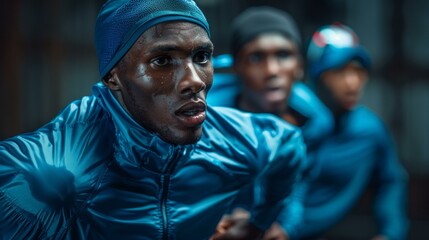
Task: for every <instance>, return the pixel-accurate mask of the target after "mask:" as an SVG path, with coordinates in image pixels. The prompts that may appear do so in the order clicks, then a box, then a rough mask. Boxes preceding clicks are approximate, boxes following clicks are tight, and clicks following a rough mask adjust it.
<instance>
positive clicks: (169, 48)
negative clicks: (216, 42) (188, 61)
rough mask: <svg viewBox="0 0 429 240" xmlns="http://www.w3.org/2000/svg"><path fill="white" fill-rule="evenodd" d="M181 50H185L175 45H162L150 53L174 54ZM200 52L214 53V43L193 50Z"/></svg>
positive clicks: (152, 49)
mask: <svg viewBox="0 0 429 240" xmlns="http://www.w3.org/2000/svg"><path fill="white" fill-rule="evenodd" d="M179 50H185V49H184V48H182V47H180V46H177V45H174V44H160V45H159V46H155V47H153V48H151V49H150V50H149V51H148V53H156V52H173V51H179ZM200 50H210V51H213V50H214V47H213V44H212V43H204V44H201V45H200V46H198V47H197V48H195V49H193V51H194V52H195V51H200Z"/></svg>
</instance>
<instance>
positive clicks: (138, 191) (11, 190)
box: [0, 83, 305, 240]
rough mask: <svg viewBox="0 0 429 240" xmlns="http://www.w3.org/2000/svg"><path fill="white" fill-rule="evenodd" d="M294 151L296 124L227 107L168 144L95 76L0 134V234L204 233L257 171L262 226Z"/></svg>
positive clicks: (295, 171) (298, 144)
mask: <svg viewBox="0 0 429 240" xmlns="http://www.w3.org/2000/svg"><path fill="white" fill-rule="evenodd" d="M303 158H305V147H304V144H303V142H302V136H301V134H300V131H299V129H297V128H295V127H293V126H291V125H288V124H285V123H283V122H282V121H279V120H277V119H276V118H273V117H271V116H264V115H261V116H260V115H251V114H245V113H241V112H238V111H235V110H232V109H227V108H216V109H215V108H211V107H209V108H208V110H207V120H206V121H205V123H204V130H203V134H202V138H201V140H200V141H199V142H197V143H196V144H193V145H185V146H174V145H171V144H168V143H166V142H164V141H163V140H161V139H160V138H158V137H157V136H156V135H154V134H152V133H150V132H148V131H146V130H145V129H144V128H142V127H141V126H139V125H138V124H137V123H136V122H135V121H134V120H133V119H132V118H131V117H130V116H129V115H128V114H127V113H126V112H125V111H124V109H123V108H122V107H121V106H120V105H119V103H118V102H117V101H116V99H114V97H113V96H112V94H111V92H110V91H109V90H108V89H107V88H105V87H104V86H102V85H101V84H100V83H99V84H97V85H95V86H94V88H93V95H92V96H89V97H84V98H82V99H81V100H78V101H75V102H73V103H71V104H70V105H69V106H67V107H66V108H65V109H64V110H63V111H62V112H61V113H60V114H59V115H58V116H57V117H56V118H55V119H54V120H52V121H51V122H50V123H48V124H47V125H45V126H43V127H42V128H40V129H38V130H37V131H35V132H31V133H27V134H22V135H18V136H16V137H13V138H10V139H7V140H5V141H2V142H0V239H151V240H153V239H184V240H185V239H207V238H208V237H209V236H211V234H212V233H213V232H214V229H215V226H216V224H217V223H218V222H219V220H220V218H221V217H222V215H223V213H224V212H225V211H226V209H227V208H228V206H229V204H230V203H231V202H232V201H233V200H234V198H235V196H236V195H237V192H238V191H239V190H240V189H241V188H243V187H244V186H246V185H249V184H250V183H252V182H253V181H254V179H255V178H256V177H257V176H258V175H262V176H264V178H265V179H267V182H266V185H265V186H263V188H262V189H263V190H264V191H263V193H264V194H263V196H262V198H261V201H259V202H258V203H257V204H255V205H254V206H253V208H252V209H253V210H252V221H253V223H255V224H256V225H257V226H259V227H260V228H263V229H265V228H267V227H269V226H270V224H271V223H272V222H273V221H274V220H275V218H276V217H277V215H278V212H279V210H280V209H281V208H282V206H283V199H284V198H285V197H286V196H287V195H289V194H290V192H291V188H292V186H293V185H294V183H295V182H296V181H297V178H298V177H299V169H300V168H301V164H302V159H303Z"/></svg>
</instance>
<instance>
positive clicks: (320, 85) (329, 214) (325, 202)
mask: <svg viewBox="0 0 429 240" xmlns="http://www.w3.org/2000/svg"><path fill="white" fill-rule="evenodd" d="M307 59H308V61H307V63H308V67H309V71H310V72H309V74H310V78H311V84H312V86H313V87H314V89H315V91H316V93H317V95H318V96H319V97H320V99H321V100H322V101H323V102H324V104H325V105H326V106H327V107H328V108H329V109H330V111H331V113H332V115H333V116H334V131H333V132H332V133H331V134H330V135H329V136H328V137H327V138H326V139H325V140H324V141H323V143H322V144H321V145H319V146H318V148H317V149H316V150H315V154H313V156H314V157H315V159H314V160H315V161H314V162H315V168H316V169H317V171H318V174H317V175H316V178H314V179H312V180H311V181H310V182H309V188H308V192H307V194H306V197H305V198H304V199H305V201H304V215H303V218H302V221H301V222H300V223H298V224H297V225H296V227H295V229H296V231H295V232H296V233H297V235H296V236H294V237H293V239H302V238H308V237H315V236H321V235H323V234H324V233H326V232H327V231H328V230H329V229H331V228H332V227H333V226H335V225H336V224H337V223H338V222H339V221H341V220H342V219H343V218H344V217H345V216H346V215H347V214H348V213H349V212H350V210H351V209H352V208H353V207H354V206H355V204H356V203H357V202H358V200H359V198H360V197H361V196H362V194H363V193H364V192H365V191H366V190H367V189H369V188H371V189H373V191H374V208H373V209H374V217H375V220H376V223H377V227H378V228H377V233H374V234H375V236H374V239H389V240H391V239H397V240H402V239H406V234H407V229H408V219H407V216H406V195H407V193H406V188H407V187H406V185H407V175H406V172H405V171H404V169H403V167H402V166H401V164H400V162H399V160H398V155H397V153H396V151H395V147H394V143H393V140H392V138H391V136H390V134H389V132H388V130H387V129H386V127H385V125H384V124H383V122H382V120H381V119H380V118H379V117H378V116H377V115H376V114H375V113H373V112H372V111H371V110H369V109H368V108H366V107H365V106H363V105H360V104H358V101H359V97H360V95H361V93H362V90H363V88H364V86H365V83H366V81H367V79H368V70H369V68H370V57H369V55H368V53H367V51H366V50H365V49H364V48H363V47H362V46H361V45H360V43H359V40H358V37H357V35H356V34H355V33H354V31H353V30H351V29H350V28H349V27H347V26H345V25H342V24H333V25H327V26H323V27H321V28H320V29H318V30H317V31H316V32H315V33H314V34H313V35H312V39H311V42H310V44H309V47H308V52H307ZM356 230H357V231H360V229H359V228H358V227H356Z"/></svg>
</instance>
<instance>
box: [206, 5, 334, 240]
mask: <svg viewBox="0 0 429 240" xmlns="http://www.w3.org/2000/svg"><path fill="white" fill-rule="evenodd" d="M230 46H231V55H221V56H218V57H217V58H216V59H215V61H214V65H215V68H216V67H218V68H221V67H229V66H230V65H232V68H233V70H234V73H215V76H214V83H213V85H212V88H211V92H210V94H209V96H208V100H207V101H208V104H209V105H212V106H226V107H232V108H237V109H240V110H242V111H247V112H252V113H271V114H274V115H276V116H278V117H279V118H281V119H283V120H284V121H286V122H288V123H290V124H293V125H296V126H299V127H300V128H301V130H302V133H303V136H304V141H305V143H306V144H307V150H308V151H307V152H308V155H309V161H307V163H306V166H305V168H306V169H305V176H304V177H305V178H308V176H307V175H309V174H311V165H312V164H311V158H312V157H311V156H310V155H311V153H312V152H313V151H312V150H313V149H314V148H316V146H317V145H318V144H319V143H320V141H322V140H323V139H324V137H325V136H327V135H328V133H329V132H330V131H332V127H333V125H332V119H331V116H330V114H329V110H328V109H327V108H326V107H325V106H324V105H323V103H322V102H320V100H319V99H318V98H317V97H316V96H315V95H314V94H313V92H312V91H311V90H310V89H309V88H308V87H306V86H305V84H303V83H302V82H300V81H299V80H301V78H302V77H303V71H304V68H303V59H302V53H301V34H300V32H299V29H298V27H297V24H296V23H295V20H294V19H293V18H292V17H291V16H290V15H289V13H287V12H285V11H282V10H279V9H276V8H272V7H268V6H260V7H252V8H249V9H246V10H245V11H243V12H242V13H240V14H239V15H238V16H237V17H236V18H235V19H234V21H233V23H232V29H231V41H230ZM297 188H298V189H299V194H297V195H295V196H294V198H291V199H289V200H288V202H287V203H286V208H285V209H284V210H283V211H282V213H281V214H280V216H279V218H278V223H277V224H275V225H273V227H272V229H271V230H270V231H269V232H268V233H267V238H269V239H271V238H272V237H273V236H274V235H275V236H277V237H278V238H279V239H286V238H287V235H295V233H294V232H293V231H294V229H289V227H288V226H289V225H293V223H292V222H295V221H298V219H299V218H300V217H301V215H302V206H301V203H300V201H301V197H302V195H303V194H305V193H304V192H305V185H304V184H302V183H301V184H299V185H297ZM256 192H258V190H256ZM253 194H254V193H253V191H250V190H249V189H247V191H244V192H243V193H242V196H241V197H240V198H239V199H237V200H236V203H235V206H236V207H242V208H245V209H247V208H248V206H246V205H249V206H250V205H251V204H249V202H251V201H252V200H253ZM255 198H256V199H257V198H258V197H257V196H256V197H255ZM234 213H236V214H233V215H232V216H231V217H230V218H227V220H226V219H225V222H228V223H229V224H225V222H224V223H221V226H223V227H224V228H228V226H231V225H234V224H236V222H235V221H239V220H240V219H242V217H243V214H242V213H243V212H237V211H234ZM244 216H245V215H244Z"/></svg>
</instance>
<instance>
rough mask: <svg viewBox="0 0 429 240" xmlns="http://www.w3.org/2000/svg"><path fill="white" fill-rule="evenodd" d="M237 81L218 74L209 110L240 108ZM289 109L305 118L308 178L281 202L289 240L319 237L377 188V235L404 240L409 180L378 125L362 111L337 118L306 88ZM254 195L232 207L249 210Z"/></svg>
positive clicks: (300, 87)
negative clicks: (369, 191)
mask: <svg viewBox="0 0 429 240" xmlns="http://www.w3.org/2000/svg"><path fill="white" fill-rule="evenodd" d="M239 93H240V81H239V79H237V77H236V76H235V75H233V74H230V73H216V74H215V77H214V83H213V87H212V89H211V91H210V93H209V96H208V99H207V101H208V103H209V104H210V105H212V106H227V107H232V108H238V106H237V104H236V99H237V97H238V94H239ZM288 104H289V107H290V108H293V109H294V110H295V111H296V112H298V113H300V114H301V115H303V116H306V117H307V121H306V123H305V124H304V125H303V126H302V127H301V130H302V134H303V137H304V141H305V142H306V144H307V155H308V161H307V162H306V164H305V167H304V168H305V170H306V172H307V174H305V175H304V180H303V181H301V182H300V183H299V184H297V185H296V190H294V194H293V195H291V196H290V197H289V198H288V199H286V201H285V207H284V208H283V210H282V211H281V212H280V215H279V216H278V218H277V221H278V222H279V223H280V225H281V226H282V227H283V228H284V229H285V230H286V232H287V233H288V235H289V238H290V239H301V238H304V237H311V236H312V237H315V236H320V235H321V234H323V233H324V232H326V231H327V230H329V229H330V228H331V227H333V226H334V225H335V224H336V223H338V222H339V221H340V220H341V219H343V218H344V217H345V216H346V214H347V213H349V211H350V210H351V208H352V207H353V206H354V205H355V203H357V201H358V200H359V198H360V197H361V196H362V194H363V192H364V191H365V190H366V189H368V187H370V185H371V184H370V182H372V183H373V184H375V186H376V187H375V193H376V199H375V202H374V216H375V218H376V221H377V225H378V230H379V233H380V234H385V235H386V236H388V237H389V239H397V240H403V239H406V234H407V231H408V219H407V216H406V195H407V192H406V190H407V186H406V185H407V175H406V173H405V171H404V169H403V167H402V166H401V165H400V163H399V160H398V157H397V153H396V151H395V147H394V144H393V142H392V139H391V137H390V135H389V133H388V131H387V130H386V128H385V126H384V124H383V123H382V121H381V120H380V119H379V118H378V117H377V116H376V115H375V114H374V113H373V112H371V111H370V110H368V109H367V108H365V107H363V106H360V107H357V108H356V109H355V110H353V111H351V112H350V113H348V114H346V115H344V116H342V117H341V118H339V119H334V118H333V116H332V114H331V112H330V111H329V110H328V109H327V107H326V106H325V105H324V104H323V103H322V102H321V101H320V100H319V99H318V98H317V96H316V95H315V94H314V93H313V92H312V90H311V89H309V88H308V87H306V85H305V84H304V83H301V82H297V83H295V84H294V86H293V88H292V91H291V97H290V99H289V103H288ZM252 194H253V192H252V190H251V189H245V190H244V191H243V192H242V193H241V197H240V198H239V199H237V200H236V202H235V203H234V206H238V207H243V208H248V204H249V203H250V202H251V201H252V200H251V198H252Z"/></svg>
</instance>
